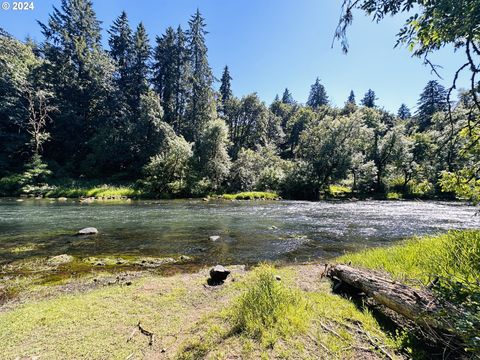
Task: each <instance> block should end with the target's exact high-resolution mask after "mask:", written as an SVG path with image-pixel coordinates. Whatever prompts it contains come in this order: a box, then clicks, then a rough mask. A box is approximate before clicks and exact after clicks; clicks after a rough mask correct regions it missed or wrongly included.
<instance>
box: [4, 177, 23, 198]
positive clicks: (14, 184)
mask: <svg viewBox="0 0 480 360" xmlns="http://www.w3.org/2000/svg"><path fill="white" fill-rule="evenodd" d="M21 181H22V176H21V175H20V174H15V175H10V176H5V177H3V178H1V179H0V196H13V195H18V194H19V193H20V190H21V188H22V182H21Z"/></svg>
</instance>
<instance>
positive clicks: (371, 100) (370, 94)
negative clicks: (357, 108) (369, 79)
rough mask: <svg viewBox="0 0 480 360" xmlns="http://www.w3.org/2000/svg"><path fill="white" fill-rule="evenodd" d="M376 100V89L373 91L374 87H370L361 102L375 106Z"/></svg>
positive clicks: (367, 105)
mask: <svg viewBox="0 0 480 360" xmlns="http://www.w3.org/2000/svg"><path fill="white" fill-rule="evenodd" d="M376 100H378V99H377V97H376V95H375V91H373V90H372V89H368V91H367V92H366V93H365V95H364V97H363V99H362V100H361V101H360V103H361V104H362V105H363V106H365V107H368V108H374V107H375V106H376V105H375V101H376Z"/></svg>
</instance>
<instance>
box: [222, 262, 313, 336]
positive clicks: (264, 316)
mask: <svg viewBox="0 0 480 360" xmlns="http://www.w3.org/2000/svg"><path fill="white" fill-rule="evenodd" d="M248 283H249V286H248V288H247V289H246V291H245V292H244V293H243V294H242V295H241V296H240V298H239V299H238V300H237V303H236V304H235V306H234V310H233V312H232V316H231V318H232V321H233V323H234V327H235V329H236V330H237V331H239V332H241V333H244V334H246V335H247V336H250V337H252V338H255V339H260V340H261V341H262V343H266V344H273V343H275V342H276V340H277V338H278V337H280V336H288V335H291V334H293V333H296V334H299V333H303V332H305V330H306V328H307V319H308V317H309V316H308V315H309V314H308V304H307V302H306V301H305V300H304V298H303V297H302V295H301V292H300V291H298V290H295V289H292V288H289V287H287V286H286V285H285V284H284V283H283V282H282V281H278V280H276V278H275V270H274V268H272V267H271V266H268V265H262V266H260V267H258V268H256V269H255V270H254V271H253V273H252V274H251V275H250V280H249V281H248Z"/></svg>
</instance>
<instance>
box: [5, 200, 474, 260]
mask: <svg viewBox="0 0 480 360" xmlns="http://www.w3.org/2000/svg"><path fill="white" fill-rule="evenodd" d="M474 213H475V208H473V207H469V206H466V205H462V204H456V203H444V202H413V201H402V202H388V201H364V202H315V203H313V202H299V201H296V202H294V201H281V202H267V201H256V202H226V201H218V202H217V201H212V202H202V201H198V200H172V201H133V202H131V203H124V204H123V203H122V204H119V203H117V204H105V203H93V204H79V203H77V202H74V201H68V202H57V201H54V200H33V199H26V200H25V201H23V202H20V201H17V200H16V199H1V200H0V263H3V262H6V261H10V260H13V259H21V258H28V257H31V256H38V255H45V256H48V255H52V254H53V255H56V254H61V253H68V254H72V255H79V256H95V255H107V254H125V255H127V254H130V255H151V256H166V255H175V254H185V255H189V256H194V257H195V259H197V261H198V262H200V263H208V264H213V263H217V262H221V263H226V264H228V263H254V262H258V261H261V260H281V261H293V260H295V259H297V260H298V261H303V260H308V259H315V258H323V259H325V258H331V257H333V256H335V255H338V254H341V253H343V252H345V251H353V250H357V249H361V248H364V247H369V246H378V245H381V244H386V243H389V242H392V241H395V240H399V239H402V238H405V237H409V236H412V235H421V234H430V233H436V232H442V231H447V230H448V229H460V228H479V227H480V218H479V217H478V216H477V217H476V216H474ZM87 226H94V227H96V228H98V229H99V234H98V235H96V236H94V237H77V236H75V235H74V234H75V233H76V231H77V230H79V229H80V228H83V227H87ZM212 235H219V236H220V239H219V240H217V241H211V240H210V239H209V237H210V236H212Z"/></svg>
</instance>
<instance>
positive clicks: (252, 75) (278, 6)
mask: <svg viewBox="0 0 480 360" xmlns="http://www.w3.org/2000/svg"><path fill="white" fill-rule="evenodd" d="M1 1H3V0H1ZM6 1H7V2H10V4H11V3H12V2H13V0H6ZM33 2H34V6H35V9H34V10H33V11H31V10H29V11H22V12H19V11H13V10H12V9H10V10H7V11H6V10H0V26H2V27H3V28H4V29H5V30H7V31H8V32H9V33H11V34H12V35H14V36H16V37H17V38H19V39H25V37H26V36H27V35H29V36H30V37H32V38H33V39H35V40H37V41H41V40H42V35H41V33H40V27H39V26H38V24H37V22H36V20H40V21H46V20H47V19H48V14H49V13H50V12H51V10H52V5H56V6H59V4H60V0H33ZM340 6H341V0H94V9H95V11H96V13H97V16H98V18H99V19H100V20H101V21H102V22H103V24H102V26H103V42H104V44H105V45H106V44H107V34H106V29H107V28H108V27H109V26H110V25H111V23H112V21H113V20H114V19H115V18H116V17H117V16H118V15H119V14H120V12H121V11H122V10H125V11H126V12H127V14H128V16H129V19H130V22H131V25H132V27H134V26H136V24H137V23H138V22H140V21H143V22H144V24H145V26H146V29H147V31H148V33H149V36H150V40H151V42H152V44H153V43H154V38H155V36H156V35H161V34H162V33H163V32H164V30H165V28H166V27H167V26H175V27H176V26H177V25H179V24H181V25H182V26H183V27H185V28H186V27H187V22H188V19H189V17H190V16H191V15H192V14H193V13H194V12H195V10H196V9H197V7H198V8H199V9H200V11H201V12H202V14H203V15H204V17H205V18H206V22H207V25H208V27H207V29H208V31H209V34H208V35H207V45H208V47H209V60H210V64H211V66H212V68H213V71H214V73H215V76H216V77H217V78H220V76H221V71H222V69H223V67H224V66H225V65H226V64H227V65H228V66H229V67H230V70H231V75H232V77H233V84H232V87H233V91H234V93H235V95H237V96H242V95H245V94H248V93H251V92H257V93H258V94H259V96H260V97H261V98H262V99H263V100H264V101H266V102H267V103H270V102H271V101H272V100H273V98H274V97H275V95H276V94H277V93H279V94H280V95H281V93H282V92H283V90H284V89H285V87H288V88H289V89H290V91H291V92H292V94H293V97H294V98H295V100H297V101H299V102H305V101H306V100H307V98H308V93H309V89H310V85H311V84H312V83H313V82H314V81H315V79H316V77H317V76H318V77H319V78H320V79H321V80H322V83H323V84H324V85H325V87H326V89H327V93H328V95H329V97H330V100H331V101H332V103H333V104H334V105H338V106H341V105H343V103H344V102H345V100H346V98H347V96H348V94H349V92H350V90H351V89H353V90H354V92H355V94H356V97H357V101H358V100H359V99H360V98H361V97H363V94H364V93H365V92H366V90H368V88H372V89H373V90H374V91H375V92H376V94H377V97H378V98H379V100H378V104H379V105H380V106H383V107H385V108H386V109H388V110H391V111H395V112H396V110H397V109H398V107H399V105H400V104H401V103H402V102H405V103H406V104H407V105H408V106H409V107H410V108H411V109H413V110H414V109H415V104H416V102H417V99H418V95H419V94H420V92H421V91H422V89H423V87H424V86H425V84H426V83H427V81H428V80H431V79H436V77H435V76H434V75H432V74H431V73H430V70H429V68H428V67H426V66H424V65H423V64H422V61H421V60H420V59H417V58H411V55H410V53H409V52H408V50H407V49H405V48H396V49H394V48H393V47H394V44H395V34H396V33H397V32H398V30H399V29H400V27H401V25H402V24H403V20H404V19H403V18H388V19H386V20H384V21H382V22H381V23H379V24H376V23H373V22H372V21H371V20H370V19H369V18H367V17H365V16H364V15H363V14H361V13H357V16H356V18H355V19H354V23H353V26H352V27H351V28H350V29H349V42H350V52H349V53H348V54H347V55H344V54H343V53H342V51H341V48H340V46H339V44H336V45H335V46H334V48H333V49H332V48H331V43H332V38H333V33H334V31H335V27H336V24H337V21H338V17H339V14H340ZM432 59H433V61H434V63H436V64H439V65H442V66H443V69H442V70H441V74H442V75H443V77H444V79H445V80H443V81H441V82H442V83H443V84H444V85H445V86H446V87H449V86H450V84H451V81H452V77H453V73H454V71H455V70H456V68H457V67H458V66H459V65H460V64H461V63H462V57H461V54H454V52H453V50H452V49H450V48H446V49H443V50H441V51H440V52H439V53H438V54H436V55H435V56H433V57H432ZM460 85H462V86H463V87H467V79H463V78H462V79H461V81H460Z"/></svg>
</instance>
